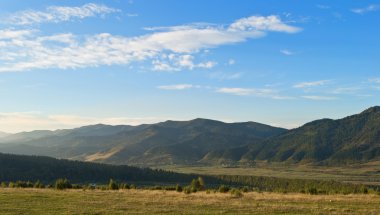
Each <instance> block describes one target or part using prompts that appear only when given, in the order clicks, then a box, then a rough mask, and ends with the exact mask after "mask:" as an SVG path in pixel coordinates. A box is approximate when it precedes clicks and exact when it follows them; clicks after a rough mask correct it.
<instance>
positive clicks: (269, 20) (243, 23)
mask: <svg viewBox="0 0 380 215" xmlns="http://www.w3.org/2000/svg"><path fill="white" fill-rule="evenodd" d="M229 30H231V31H235V30H238V31H250V30H258V31H278V32H286V33H297V32H299V31H300V30H301V29H300V28H298V27H294V26H290V25H287V24H285V23H284V22H282V21H281V19H280V18H279V17H278V16H267V17H264V16H251V17H247V18H242V19H239V20H237V21H236V22H234V23H232V24H231V25H230V27H229Z"/></svg>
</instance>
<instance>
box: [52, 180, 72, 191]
mask: <svg viewBox="0 0 380 215" xmlns="http://www.w3.org/2000/svg"><path fill="white" fill-rule="evenodd" d="M54 187H55V189H57V190H64V189H68V188H72V185H71V184H70V182H69V181H68V180H67V179H66V178H65V179H62V178H60V179H57V180H56V181H55V186H54Z"/></svg>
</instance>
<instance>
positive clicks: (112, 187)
mask: <svg viewBox="0 0 380 215" xmlns="http://www.w3.org/2000/svg"><path fill="white" fill-rule="evenodd" d="M108 189H110V190H118V189H119V185H118V184H117V183H116V182H115V181H114V180H112V179H110V182H109V183H108Z"/></svg>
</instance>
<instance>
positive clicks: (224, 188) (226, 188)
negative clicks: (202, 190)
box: [218, 185, 230, 193]
mask: <svg viewBox="0 0 380 215" xmlns="http://www.w3.org/2000/svg"><path fill="white" fill-rule="evenodd" d="M229 190H230V188H229V187H227V186H225V185H220V187H219V189H218V191H219V192H220V193H227V192H228V191H229Z"/></svg>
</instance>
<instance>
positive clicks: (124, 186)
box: [120, 183, 131, 190]
mask: <svg viewBox="0 0 380 215" xmlns="http://www.w3.org/2000/svg"><path fill="white" fill-rule="evenodd" d="M120 188H121V189H125V190H129V189H131V187H130V186H129V184H127V183H125V184H121V185H120Z"/></svg>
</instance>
